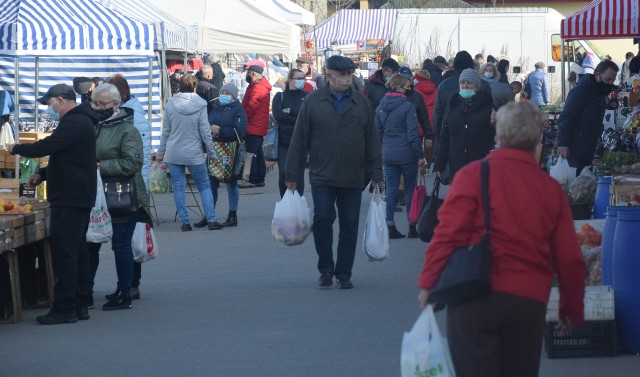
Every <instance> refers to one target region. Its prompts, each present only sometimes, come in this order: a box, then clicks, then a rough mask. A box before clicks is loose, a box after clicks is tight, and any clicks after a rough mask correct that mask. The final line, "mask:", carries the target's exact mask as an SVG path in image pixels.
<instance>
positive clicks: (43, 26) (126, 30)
mask: <svg viewBox="0 0 640 377" xmlns="http://www.w3.org/2000/svg"><path fill="white" fill-rule="evenodd" d="M153 46H154V34H153V26H152V25H149V24H146V23H144V22H140V21H136V20H132V19H129V18H127V17H124V16H122V15H121V14H120V13H118V12H115V11H112V10H110V9H107V8H105V7H104V6H102V5H100V4H98V3H96V2H94V1H92V0H0V54H4V55H14V56H15V55H32V56H33V55H39V56H46V55H64V56H70V55H91V54H98V53H99V54H104V52H105V51H108V53H109V55H112V56H113V55H147V56H149V55H153Z"/></svg>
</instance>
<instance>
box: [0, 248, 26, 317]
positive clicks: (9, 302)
mask: <svg viewBox="0 0 640 377" xmlns="http://www.w3.org/2000/svg"><path fill="white" fill-rule="evenodd" d="M18 266H19V263H18V254H17V253H16V252H15V251H12V250H8V251H5V252H3V253H0V323H15V322H19V321H21V320H22V297H21V294H20V268H19V267H18ZM5 283H8V284H5Z"/></svg>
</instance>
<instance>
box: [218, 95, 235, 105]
mask: <svg viewBox="0 0 640 377" xmlns="http://www.w3.org/2000/svg"><path fill="white" fill-rule="evenodd" d="M218 101H219V102H220V104H221V105H222V106H225V105H228V104H230V103H231V102H233V101H232V100H231V96H230V95H228V94H221V95H220V97H218Z"/></svg>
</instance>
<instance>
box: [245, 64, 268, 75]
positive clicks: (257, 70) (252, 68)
mask: <svg viewBox="0 0 640 377" xmlns="http://www.w3.org/2000/svg"><path fill="white" fill-rule="evenodd" d="M247 71H252V72H255V73H259V74H262V72H264V70H263V69H262V67H260V66H259V65H257V64H254V65H252V66H250V67H249V68H247Z"/></svg>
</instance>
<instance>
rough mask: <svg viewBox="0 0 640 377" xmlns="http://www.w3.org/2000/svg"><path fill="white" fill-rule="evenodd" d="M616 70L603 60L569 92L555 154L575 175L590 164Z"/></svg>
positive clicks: (613, 65) (561, 117) (616, 66)
mask: <svg viewBox="0 0 640 377" xmlns="http://www.w3.org/2000/svg"><path fill="white" fill-rule="evenodd" d="M618 70H619V68H618V65H617V64H616V63H614V62H612V61H611V60H603V61H601V62H600V64H598V66H597V67H596V68H595V70H594V72H593V73H592V74H591V73H587V74H584V75H583V76H582V78H581V79H580V82H578V85H577V86H576V87H575V88H573V89H572V90H571V91H570V92H569V96H568V97H567V102H566V103H565V105H564V108H563V109H562V114H560V117H559V118H558V154H559V155H560V156H563V157H565V158H567V159H568V160H569V165H571V166H572V167H575V168H576V174H578V175H579V174H580V172H581V171H582V168H584V167H585V166H590V165H591V162H592V161H593V154H594V152H595V150H596V144H597V142H598V138H599V137H600V135H601V134H602V131H603V128H604V127H603V125H602V118H603V117H604V112H605V110H606V102H605V100H606V98H607V96H608V95H609V94H610V93H611V91H612V90H613V82H614V80H615V79H616V76H617V75H618Z"/></svg>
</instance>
